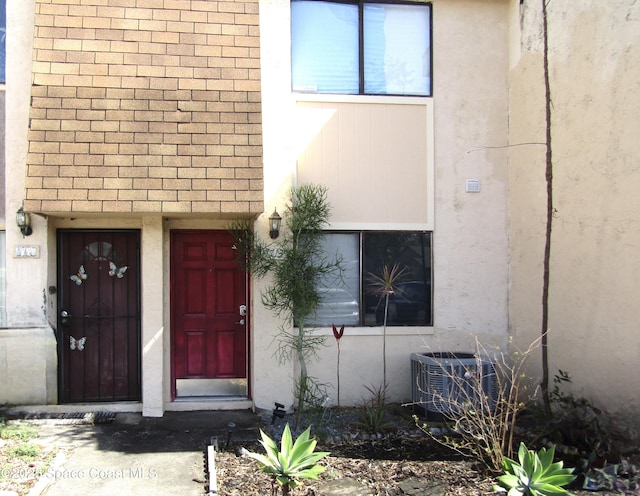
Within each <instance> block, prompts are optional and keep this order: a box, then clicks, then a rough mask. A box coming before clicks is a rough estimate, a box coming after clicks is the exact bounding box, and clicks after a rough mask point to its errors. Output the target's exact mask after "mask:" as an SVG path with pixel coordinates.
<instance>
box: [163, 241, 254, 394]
mask: <svg viewBox="0 0 640 496" xmlns="http://www.w3.org/2000/svg"><path fill="white" fill-rule="evenodd" d="M246 279H247V276H246V272H245V271H244V270H242V269H241V268H240V267H239V266H238V264H237V261H236V251H235V249H234V246H233V238H232V237H231V236H230V235H229V233H228V232H226V231H192V230H174V231H171V315H172V319H171V320H172V328H171V333H172V334H171V336H172V350H171V351H172V362H173V378H174V388H173V393H174V396H175V395H176V394H177V395H178V396H182V395H185V396H190V395H196V396H207V395H224V394H239V393H238V390H237V388H232V389H229V387H230V386H234V385H235V384H236V383H238V382H243V381H244V382H243V384H245V386H244V387H245V389H243V391H244V393H240V394H246V377H247V328H248V326H247V317H248V316H247V310H246V308H247V284H246ZM176 384H177V385H178V386H177V387H176ZM192 385H197V387H191V386H192ZM189 391H195V393H193V394H191V393H189ZM225 391H233V393H225Z"/></svg>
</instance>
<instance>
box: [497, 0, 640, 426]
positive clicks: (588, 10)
mask: <svg viewBox="0 0 640 496" xmlns="http://www.w3.org/2000/svg"><path fill="white" fill-rule="evenodd" d="M512 4H513V5H512V9H513V10H512V13H513V14H514V16H515V15H517V16H518V17H519V18H520V21H521V22H519V23H518V24H516V23H513V27H515V28H517V26H518V25H521V26H522V33H521V39H522V43H521V45H517V44H515V43H513V44H512V46H511V48H512V54H511V55H512V57H511V61H512V67H511V72H510V86H511V94H510V106H511V112H510V137H509V140H510V145H511V148H510V162H509V169H510V177H509V180H510V236H511V253H510V255H511V281H512V283H511V292H510V315H511V331H512V333H513V334H514V336H515V337H516V339H517V340H518V341H520V342H525V341H528V340H531V339H534V338H535V337H536V336H537V335H539V334H540V332H541V320H540V319H541V317H540V315H541V284H542V254H543V245H542V243H543V233H544V216H545V205H544V203H545V201H546V196H545V183H544V165H545V164H544V150H543V147H541V146H539V145H537V144H535V143H539V142H541V141H543V140H544V129H545V127H544V126H545V123H544V95H543V80H542V43H541V7H540V5H539V4H540V2H535V1H526V2H524V5H523V6H521V7H519V6H518V5H517V4H518V2H512ZM639 23H640V5H639V4H638V3H637V2H635V1H632V0H618V1H610V2H598V1H595V0H585V1H583V2H568V1H563V2H549V3H548V26H549V66H550V86H551V99H552V102H553V105H552V115H551V126H552V152H553V199H554V201H553V204H554V208H555V214H554V218H553V227H552V236H551V246H552V248H551V266H550V298H549V300H550V306H549V311H550V313H549V357H550V374H551V376H552V377H553V375H554V374H555V373H557V371H558V369H562V370H565V371H567V372H568V373H569V374H571V376H572V380H573V382H572V391H573V393H574V394H576V395H579V396H584V397H586V398H587V399H590V400H591V401H594V402H595V403H596V404H597V405H598V406H600V407H602V408H605V409H607V410H610V411H612V412H618V413H625V412H627V413H630V414H631V415H632V416H633V417H635V418H636V420H638V414H637V412H638V411H640V398H639V397H638V385H637V377H639V376H640V363H639V362H638V356H639V354H640V339H638V330H637V327H638V311H637V308H638V294H640V262H639V261H638V257H637V253H638V245H639V243H640V229H639V220H638V214H637V206H636V203H637V202H636V200H635V199H636V198H637V188H638V187H640V167H639V165H638V164H639V161H638V151H637V137H638V135H639V134H640V117H639V116H640V92H639V91H638V89H639V88H640V87H639V85H638V77H637V76H638V73H639V71H640V43H639V42H640V30H639V29H638V27H639V26H640V24H639ZM512 39H514V40H515V39H516V37H515V36H514V37H513V38H512ZM524 143H534V144H530V145H524ZM536 368H537V370H538V371H539V368H540V367H539V366H537V367H536Z"/></svg>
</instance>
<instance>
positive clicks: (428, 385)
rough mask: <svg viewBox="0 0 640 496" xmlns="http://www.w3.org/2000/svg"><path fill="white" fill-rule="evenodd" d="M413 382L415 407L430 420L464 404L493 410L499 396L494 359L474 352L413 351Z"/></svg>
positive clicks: (467, 406)
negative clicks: (476, 354)
mask: <svg viewBox="0 0 640 496" xmlns="http://www.w3.org/2000/svg"><path fill="white" fill-rule="evenodd" d="M411 383H412V384H411V400H412V403H413V408H414V411H415V412H416V413H419V414H421V415H424V416H426V418H427V420H436V421H442V420H445V419H446V418H448V417H451V416H452V415H453V414H455V413H456V411H459V410H460V409H461V408H471V407H472V408H484V407H488V408H490V409H491V410H493V408H495V405H496V401H497V398H498V384H497V380H496V373H495V368H494V366H493V363H492V362H491V361H490V360H488V359H485V358H479V357H477V356H475V355H474V354H472V353H422V354H418V353H412V354H411ZM480 395H482V397H480Z"/></svg>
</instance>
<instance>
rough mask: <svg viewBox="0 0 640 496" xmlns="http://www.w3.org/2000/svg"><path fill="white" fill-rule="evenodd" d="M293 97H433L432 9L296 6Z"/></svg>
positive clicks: (300, 1)
mask: <svg viewBox="0 0 640 496" xmlns="http://www.w3.org/2000/svg"><path fill="white" fill-rule="evenodd" d="M291 47H292V50H291V62H292V89H293V91H301V92H313V93H342V94H367V95H413V96H430V95H431V87H432V85H431V5H430V4H424V3H422V4H421V3H383V2H378V3H370V2H364V1H362V0H360V1H359V2H350V3H349V2H347V3H345V2H331V1H316V0H292V3H291Z"/></svg>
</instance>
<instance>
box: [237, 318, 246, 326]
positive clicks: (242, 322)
mask: <svg viewBox="0 0 640 496" xmlns="http://www.w3.org/2000/svg"><path fill="white" fill-rule="evenodd" d="M236 325H244V319H240V322H236Z"/></svg>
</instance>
